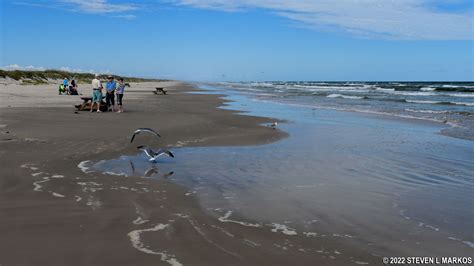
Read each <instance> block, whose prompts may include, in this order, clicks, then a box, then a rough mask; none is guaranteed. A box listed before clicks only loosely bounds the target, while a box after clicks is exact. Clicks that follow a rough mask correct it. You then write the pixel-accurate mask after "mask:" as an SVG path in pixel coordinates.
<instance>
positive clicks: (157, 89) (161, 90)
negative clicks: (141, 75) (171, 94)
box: [153, 87, 166, 95]
mask: <svg viewBox="0 0 474 266" xmlns="http://www.w3.org/2000/svg"><path fill="white" fill-rule="evenodd" d="M158 92H159V93H161V94H163V95H166V91H165V88H161V87H156V88H155V91H154V92H153V93H154V94H156V95H158Z"/></svg>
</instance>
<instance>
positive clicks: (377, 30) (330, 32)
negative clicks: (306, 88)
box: [0, 0, 474, 81]
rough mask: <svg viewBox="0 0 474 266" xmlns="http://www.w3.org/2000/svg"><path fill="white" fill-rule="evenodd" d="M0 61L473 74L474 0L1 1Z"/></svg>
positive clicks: (372, 74)
mask: <svg viewBox="0 0 474 266" xmlns="http://www.w3.org/2000/svg"><path fill="white" fill-rule="evenodd" d="M0 5H1V6H0V7H1V11H0V12H1V13H0V15H1V22H0V23H1V24H0V29H1V32H0V34H1V35H0V40H1V42H0V66H1V67H2V68H4V69H45V68H54V69H66V70H68V69H69V70H77V71H91V72H102V73H105V72H107V73H108V72H112V73H117V74H121V75H131V76H143V77H158V78H173V79H182V80H192V81H218V80H232V81H240V80H245V81H248V80H335V81H338V80H400V81H404V80H469V81H472V80H474V74H473V73H474V66H473V65H474V51H473V50H474V42H473V41H474V29H473V22H474V21H473V17H474V7H473V5H474V1H472V0H396V1H395V0H253V1H250V0H227V1H224V0H161V1H160V0H142V1H131V0H121V1H118V0H117V1H113V0H49V1H46V0H3V1H1V3H0Z"/></svg>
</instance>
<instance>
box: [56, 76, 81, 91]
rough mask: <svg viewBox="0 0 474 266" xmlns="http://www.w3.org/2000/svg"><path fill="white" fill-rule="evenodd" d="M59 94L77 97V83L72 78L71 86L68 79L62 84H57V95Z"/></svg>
mask: <svg viewBox="0 0 474 266" xmlns="http://www.w3.org/2000/svg"><path fill="white" fill-rule="evenodd" d="M61 94H69V95H78V92H77V83H76V80H75V79H74V78H73V79H71V84H69V80H68V78H64V80H63V83H61V84H59V95H61Z"/></svg>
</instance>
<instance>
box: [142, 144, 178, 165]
mask: <svg viewBox="0 0 474 266" xmlns="http://www.w3.org/2000/svg"><path fill="white" fill-rule="evenodd" d="M137 149H139V150H142V151H143V152H144V153H145V154H146V155H147V156H148V158H149V159H148V161H150V162H155V161H156V159H158V157H160V156H162V155H167V156H169V157H171V158H174V154H173V153H171V152H170V151H169V150H167V149H159V150H158V151H156V152H155V151H154V150H152V149H151V148H150V147H147V146H141V145H140V146H138V147H137Z"/></svg>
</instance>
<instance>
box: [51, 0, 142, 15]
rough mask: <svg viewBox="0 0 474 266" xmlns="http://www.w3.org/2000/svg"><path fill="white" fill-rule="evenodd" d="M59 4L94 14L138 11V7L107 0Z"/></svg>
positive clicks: (72, 1) (80, 0)
mask: <svg viewBox="0 0 474 266" xmlns="http://www.w3.org/2000/svg"><path fill="white" fill-rule="evenodd" d="M59 2H61V3H66V4H73V5H74V6H76V7H77V8H78V9H79V10H80V11H82V12H86V13H96V14H104V13H121V12H127V11H131V10H136V9H138V6H137V5H135V4H131V3H121V4H112V3H109V2H108V1H107V0H59Z"/></svg>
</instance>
